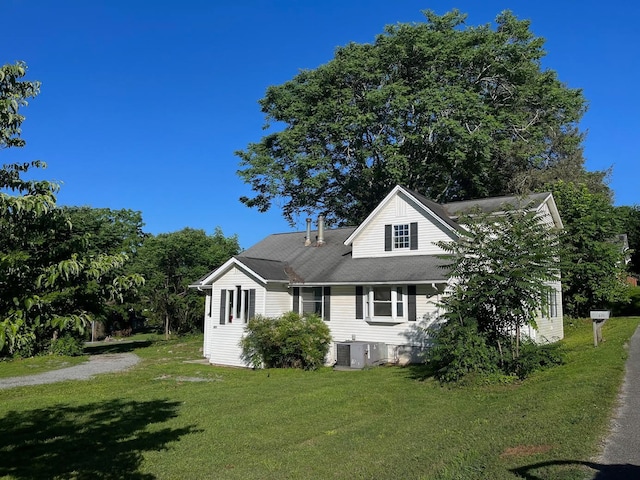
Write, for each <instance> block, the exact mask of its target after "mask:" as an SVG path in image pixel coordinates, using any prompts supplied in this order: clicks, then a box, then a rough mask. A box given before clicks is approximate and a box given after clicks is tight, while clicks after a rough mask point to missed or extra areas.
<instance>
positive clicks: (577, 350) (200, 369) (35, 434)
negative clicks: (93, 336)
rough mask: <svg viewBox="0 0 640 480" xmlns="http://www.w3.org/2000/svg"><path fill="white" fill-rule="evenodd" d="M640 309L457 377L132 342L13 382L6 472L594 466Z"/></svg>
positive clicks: (1, 463)
mask: <svg viewBox="0 0 640 480" xmlns="http://www.w3.org/2000/svg"><path fill="white" fill-rule="evenodd" d="M639 322H640V319H639V318H633V319H612V320H610V321H608V322H607V323H606V325H605V327H604V337H605V340H606V341H605V342H604V343H603V344H602V345H601V346H599V347H598V348H594V347H593V339H592V333H591V325H590V322H588V321H583V322H576V324H575V325H574V326H570V325H567V326H566V333H567V339H566V345H567V349H568V351H569V354H568V362H567V364H566V365H563V366H561V367H556V368H554V369H552V370H548V371H545V372H541V373H538V374H537V375H535V376H534V377H532V378H531V379H529V380H527V381H526V382H524V383H522V384H519V385H505V386H489V387H474V388H471V387H466V388H453V389H452V388H445V387H442V386H440V385H438V384H437V383H436V382H434V381H433V380H432V379H429V378H427V379H426V380H425V379H421V378H420V369H414V368H397V367H380V368H375V369H371V370H364V371H354V372H334V371H332V370H331V369H323V370H321V371H318V372H301V371H293V370H271V371H251V370H244V369H232V368H218V367H212V366H209V365H202V364H197V363H187V362H185V361H186V360H193V359H198V358H199V357H200V353H199V350H200V347H201V337H192V338H189V339H183V340H171V341H168V342H165V341H138V342H137V343H135V344H134V345H133V346H131V344H122V345H121V347H120V348H122V349H125V350H127V349H129V350H130V349H132V348H135V352H136V353H137V354H138V355H140V356H141V357H142V359H143V361H142V362H141V363H140V364H138V366H136V367H135V368H134V369H132V370H130V371H128V372H124V373H118V374H108V375H102V376H99V377H97V378H95V379H93V380H91V381H84V382H82V381H78V382H65V383H60V384H53V385H43V386H34V387H25V388H16V389H10V390H0V398H1V399H2V401H1V402H0V425H1V427H0V428H1V435H0V478H11V479H34V478H60V479H69V478H78V479H89V478H100V479H121V478H128V479H141V480H142V479H144V480H149V479H154V478H157V479H218V478H220V479H284V478H295V479H299V478H302V479H304V478H314V479H318V478H322V479H324V478H335V479H346V478H367V479H369V478H385V479H386V478H402V479H411V478H423V479H515V478H526V479H529V480H537V479H557V478H561V479H582V478H589V477H590V473H594V472H593V471H592V470H588V469H587V468H586V467H585V466H583V465H582V463H581V462H586V461H590V460H592V459H593V458H594V456H595V455H597V453H598V446H599V445H600V441H601V439H602V437H603V435H604V434H605V432H606V428H607V425H608V419H609V415H610V412H611V409H612V406H613V402H614V401H615V398H616V392H617V390H618V387H619V385H620V382H621V379H622V374H623V372H624V361H625V358H626V352H625V348H624V345H625V343H626V341H627V340H628V339H629V337H630V336H631V334H632V333H633V331H634V330H635V328H636V327H637V325H638V323H639ZM127 345H129V346H127ZM98 347H99V346H98ZM98 347H96V349H98ZM109 348H110V349H111V350H112V351H113V350H114V349H117V347H109ZM96 351H100V350H99V349H98V350H96ZM103 351H104V349H103ZM5 367H6V365H5V364H0V370H2V369H4V368H5ZM195 380H198V381H195Z"/></svg>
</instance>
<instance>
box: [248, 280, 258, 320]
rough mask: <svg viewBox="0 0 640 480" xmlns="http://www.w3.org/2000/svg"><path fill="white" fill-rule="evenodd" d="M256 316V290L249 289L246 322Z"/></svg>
mask: <svg viewBox="0 0 640 480" xmlns="http://www.w3.org/2000/svg"><path fill="white" fill-rule="evenodd" d="M255 316H256V289H255V288H251V289H249V318H248V319H247V320H250V319H252V318H253V317H255Z"/></svg>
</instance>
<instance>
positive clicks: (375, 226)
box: [353, 195, 452, 258]
mask: <svg viewBox="0 0 640 480" xmlns="http://www.w3.org/2000/svg"><path fill="white" fill-rule="evenodd" d="M396 202H401V203H402V204H403V206H402V208H400V207H399V206H398V205H396ZM399 212H404V214H403V215H400V214H399ZM432 220H433V221H435V222H439V220H437V219H432V218H430V217H428V216H425V215H424V213H423V212H422V211H419V210H417V209H416V206H415V205H414V204H413V203H412V202H408V201H407V200H406V198H405V197H404V196H403V195H397V196H396V197H395V199H392V201H390V202H389V203H388V204H387V205H386V206H385V207H384V208H383V209H382V210H380V212H378V215H376V217H374V218H373V219H372V220H371V222H369V224H367V226H366V227H365V228H364V229H363V230H362V231H361V232H360V234H359V235H358V236H357V237H356V238H355V239H354V241H353V258H364V257H387V256H400V255H403V256H404V255H435V254H440V253H444V252H443V250H442V249H441V248H440V247H437V246H436V245H434V242H438V241H449V240H451V239H452V238H451V236H449V235H448V234H447V233H445V232H444V231H443V230H442V229H443V228H448V227H440V226H437V225H435V224H434V223H433V221H432ZM413 222H416V223H417V224H418V249H417V250H411V249H409V248H396V249H392V250H391V251H385V241H384V239H385V225H392V226H395V225H410V224H411V223H413ZM392 241H393V238H392Z"/></svg>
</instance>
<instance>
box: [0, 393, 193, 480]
mask: <svg viewBox="0 0 640 480" xmlns="http://www.w3.org/2000/svg"><path fill="white" fill-rule="evenodd" d="M179 404H180V403H179V402H169V401H166V400H151V401H148V402H136V401H122V400H111V401H106V402H96V403H90V404H84V405H77V406H76V405H66V404H62V405H55V406H53V407H50V408H41V409H35V410H29V411H26V412H15V411H14V412H8V413H7V414H6V415H5V416H4V418H0V425H2V435H0V477H4V476H11V478H16V479H20V480H23V479H24V480H26V479H34V478H77V479H98V478H99V479H122V478H127V479H133V480H151V479H153V478H155V477H154V476H153V475H150V474H146V473H142V472H140V471H139V467H140V462H141V460H142V453H143V452H145V451H151V450H153V451H157V450H162V449H167V448H168V447H167V444H168V443H170V442H175V441H178V440H179V439H180V437H182V436H184V435H188V434H190V433H193V432H195V431H196V430H195V429H194V427H193V426H187V427H183V428H168V427H161V426H160V425H161V424H162V423H164V422H166V421H167V420H169V419H171V418H174V417H176V416H177V415H178V413H177V412H178V406H179ZM149 426H152V428H148V427H149Z"/></svg>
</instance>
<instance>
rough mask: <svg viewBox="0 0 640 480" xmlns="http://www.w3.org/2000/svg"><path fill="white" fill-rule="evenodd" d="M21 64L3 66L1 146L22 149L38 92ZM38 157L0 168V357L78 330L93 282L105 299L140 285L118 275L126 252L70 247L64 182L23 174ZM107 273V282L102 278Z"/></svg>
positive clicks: (33, 349)
mask: <svg viewBox="0 0 640 480" xmlns="http://www.w3.org/2000/svg"><path fill="white" fill-rule="evenodd" d="M25 75H26V66H25V65H24V64H23V63H16V64H13V65H4V66H2V67H0V148H3V149H7V148H10V147H22V146H23V145H24V144H25V142H24V140H23V139H22V138H21V136H20V134H21V125H22V122H23V120H24V116H23V115H21V113H20V108H21V107H24V106H25V105H27V101H28V99H30V98H33V97H34V96H36V95H37V94H38V92H39V87H40V85H39V83H38V82H32V81H28V80H25V79H24V77H25ZM44 166H45V164H44V163H43V162H40V161H34V162H31V163H13V164H11V163H9V164H4V165H3V166H2V167H1V168H0V355H8V354H15V353H19V354H22V355H27V354H33V353H37V352H38V351H40V350H43V349H46V348H47V347H48V342H50V341H51V340H52V339H54V340H55V339H56V338H57V337H58V336H59V335H62V334H70V335H79V334H81V333H82V332H83V330H84V328H85V326H86V325H87V324H88V323H89V321H90V320H91V318H92V312H91V311H90V310H88V309H87V308H84V307H83V305H81V304H80V303H79V302H78V295H77V293H78V291H79V290H81V289H85V288H86V285H87V284H88V283H92V284H93V286H94V292H93V294H94V296H97V297H98V298H100V299H101V300H102V301H105V302H106V301H109V300H111V299H114V298H117V297H119V296H120V295H121V294H122V292H123V291H126V290H127V289H130V288H133V287H135V286H137V285H139V284H140V283H141V281H142V280H141V278H140V277H139V276H138V275H119V276H114V275H112V272H114V271H115V270H117V269H118V268H120V267H122V266H123V265H124V263H125V262H126V260H127V256H126V254H125V253H123V252H119V253H116V254H112V255H109V254H105V253H102V252H98V251H96V252H88V251H86V250H85V249H84V248H82V245H75V247H74V248H70V245H71V244H69V243H68V242H67V241H66V240H67V234H68V233H69V232H70V231H71V230H72V228H73V226H72V224H71V221H70V219H69V217H68V215H66V213H65V212H64V211H63V210H61V209H60V208H58V207H57V206H56V192H57V191H58V185H57V184H55V183H52V182H49V181H46V180H34V179H25V174H27V173H29V174H30V173H31V172H29V170H30V169H32V168H42V167H44ZM106 278H109V280H110V281H109V282H105V281H104V280H105V279H106Z"/></svg>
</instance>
